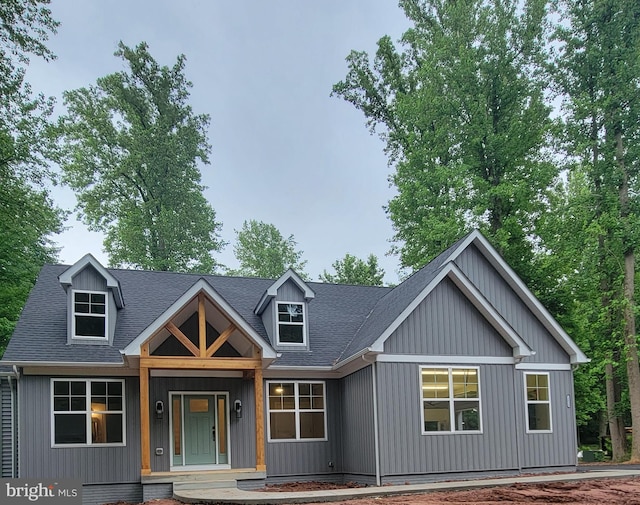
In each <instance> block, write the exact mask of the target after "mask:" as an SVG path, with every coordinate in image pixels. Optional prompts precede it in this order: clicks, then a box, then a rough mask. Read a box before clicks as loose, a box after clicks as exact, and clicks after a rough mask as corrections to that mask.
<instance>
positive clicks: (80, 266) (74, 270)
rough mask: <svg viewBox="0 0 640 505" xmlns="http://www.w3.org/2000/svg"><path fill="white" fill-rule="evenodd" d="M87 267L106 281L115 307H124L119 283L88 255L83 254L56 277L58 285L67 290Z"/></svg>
mask: <svg viewBox="0 0 640 505" xmlns="http://www.w3.org/2000/svg"><path fill="white" fill-rule="evenodd" d="M88 266H91V267H93V268H94V269H95V270H96V271H97V272H98V273H99V274H100V275H101V276H102V278H103V279H104V280H105V281H106V283H107V288H109V289H110V290H112V292H113V297H114V298H115V301H116V306H117V307H118V308H122V307H124V298H123V296H122V290H121V289H120V282H119V281H118V279H116V278H115V277H114V276H113V275H112V274H111V273H110V272H109V271H108V270H107V269H106V268H105V267H103V266H102V264H101V263H100V262H99V261H98V260H97V259H96V258H95V257H94V256H93V255H92V254H90V253H88V254H85V255H84V256H83V257H82V258H80V259H79V260H78V261H76V262H75V263H74V264H73V265H71V266H70V267H69V268H67V269H66V270H65V271H64V272H62V273H61V274H60V275H59V276H58V280H59V281H60V284H62V285H63V286H64V287H65V289H66V288H68V287H69V286H71V285H72V283H73V278H74V277H75V276H76V275H77V274H78V273H80V272H81V271H82V270H84V269H85V268H87V267H88Z"/></svg>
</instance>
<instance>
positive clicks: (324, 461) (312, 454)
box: [265, 380, 342, 479]
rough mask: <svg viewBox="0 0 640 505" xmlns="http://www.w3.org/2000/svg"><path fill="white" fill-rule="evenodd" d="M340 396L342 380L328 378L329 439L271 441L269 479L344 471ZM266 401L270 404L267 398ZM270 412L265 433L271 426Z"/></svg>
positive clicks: (268, 447)
mask: <svg viewBox="0 0 640 505" xmlns="http://www.w3.org/2000/svg"><path fill="white" fill-rule="evenodd" d="M265 389H266V388H265ZM265 394H266V390H265ZM340 396H341V391H340V384H339V382H338V381H334V380H330V381H326V398H327V406H326V410H327V412H326V415H327V441H325V442H298V441H296V442H267V448H266V463H267V478H268V479H271V478H273V477H282V476H301V475H323V474H333V473H340V472H341V470H340V468H341V466H342V462H341V460H340V455H341V453H342V449H341V447H342V437H341V415H340V406H341V400H340ZM265 405H267V402H266V400H265ZM266 415H268V414H266ZM266 415H265V433H266V429H267V428H266ZM330 461H331V462H333V463H334V466H333V468H331V467H329V462H330Z"/></svg>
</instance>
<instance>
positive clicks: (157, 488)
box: [142, 484, 173, 502]
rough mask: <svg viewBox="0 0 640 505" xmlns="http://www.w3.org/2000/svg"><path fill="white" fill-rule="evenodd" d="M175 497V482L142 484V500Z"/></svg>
mask: <svg viewBox="0 0 640 505" xmlns="http://www.w3.org/2000/svg"><path fill="white" fill-rule="evenodd" d="M172 497H173V484H144V485H143V486H142V500H143V501H145V502H146V501H150V500H161V499H163V498H172Z"/></svg>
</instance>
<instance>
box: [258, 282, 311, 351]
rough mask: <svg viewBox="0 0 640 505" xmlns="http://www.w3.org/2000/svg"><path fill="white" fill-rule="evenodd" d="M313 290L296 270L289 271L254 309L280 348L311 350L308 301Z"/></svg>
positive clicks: (263, 296)
mask: <svg viewBox="0 0 640 505" xmlns="http://www.w3.org/2000/svg"><path fill="white" fill-rule="evenodd" d="M314 297H315V293H314V292H313V290H312V289H311V288H310V287H309V286H307V284H306V283H305V282H304V281H303V280H302V278H301V277H300V276H299V275H298V274H297V273H295V272H294V271H293V270H291V269H289V270H287V271H286V272H285V273H284V274H283V275H282V276H281V277H280V278H279V279H278V280H276V281H275V282H274V283H273V284H272V285H271V286H270V287H269V289H267V291H266V292H265V293H264V295H262V298H261V299H260V301H259V302H258V305H257V306H256V308H255V310H254V312H255V314H256V315H258V316H260V317H261V318H262V323H263V324H264V327H265V329H266V330H267V334H268V335H269V339H270V340H271V343H272V345H273V346H274V347H275V348H276V349H277V350H278V351H287V350H291V351H300V350H307V349H309V310H308V304H309V302H310V301H311V300H313V298H314Z"/></svg>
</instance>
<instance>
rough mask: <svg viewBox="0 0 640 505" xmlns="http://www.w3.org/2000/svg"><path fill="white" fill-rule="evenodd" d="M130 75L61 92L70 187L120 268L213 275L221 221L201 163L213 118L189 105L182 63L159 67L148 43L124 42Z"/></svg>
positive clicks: (60, 154)
mask: <svg viewBox="0 0 640 505" xmlns="http://www.w3.org/2000/svg"><path fill="white" fill-rule="evenodd" d="M115 56H117V57H119V58H121V59H122V60H123V61H124V62H125V63H126V65H127V66H128V69H127V71H122V72H117V73H115V74H110V75H107V76H105V77H102V78H100V79H98V80H97V83H96V85H95V86H90V87H88V88H81V89H77V90H73V91H66V92H65V93H64V103H65V105H66V106H67V114H66V115H64V116H62V117H61V118H60V120H59V123H58V127H57V132H56V133H57V135H58V137H59V140H60V142H59V145H58V151H57V153H56V155H57V159H58V161H59V163H60V165H61V167H62V170H63V174H64V182H66V183H67V184H68V185H69V186H70V187H71V188H73V189H74V190H75V191H76V192H77V198H78V207H77V208H78V210H79V211H80V215H81V217H82V219H83V220H84V222H85V223H86V224H87V225H88V226H89V228H90V229H92V230H99V231H103V232H105V234H106V237H105V241H104V247H105V250H106V252H107V253H108V254H109V262H110V264H111V265H113V266H122V265H127V266H133V267H136V268H144V269H150V270H174V271H201V272H212V271H214V270H215V268H216V262H215V260H214V259H213V257H212V252H215V251H219V250H220V249H221V248H222V246H223V243H222V242H221V241H220V239H219V235H218V231H219V228H220V223H218V222H216V220H215V212H214V210H213V208H212V207H211V206H210V205H209V203H208V202H207V201H206V199H205V198H204V196H203V194H202V192H203V189H204V187H203V186H202V185H201V183H200V180H201V174H200V170H199V169H198V165H197V162H198V161H201V162H203V163H205V164H208V163H209V158H208V156H209V153H210V150H211V147H210V145H209V144H208V143H207V137H206V128H207V126H208V124H209V116H208V115H206V114H200V115H196V114H194V112H193V110H192V108H191V106H190V105H188V98H189V88H191V86H192V84H191V83H190V82H189V81H187V80H186V78H185V76H184V67H185V56H184V55H181V56H178V58H177V61H176V63H175V65H174V66H173V67H171V68H169V67H166V66H160V65H159V64H158V63H157V62H156V61H155V60H154V59H153V58H152V56H151V54H149V50H148V46H147V44H145V43H144V42H143V43H141V44H139V45H138V46H137V47H135V48H133V49H132V48H129V47H127V46H126V45H124V44H123V43H122V42H120V44H119V46H118V50H117V51H116V53H115Z"/></svg>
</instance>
